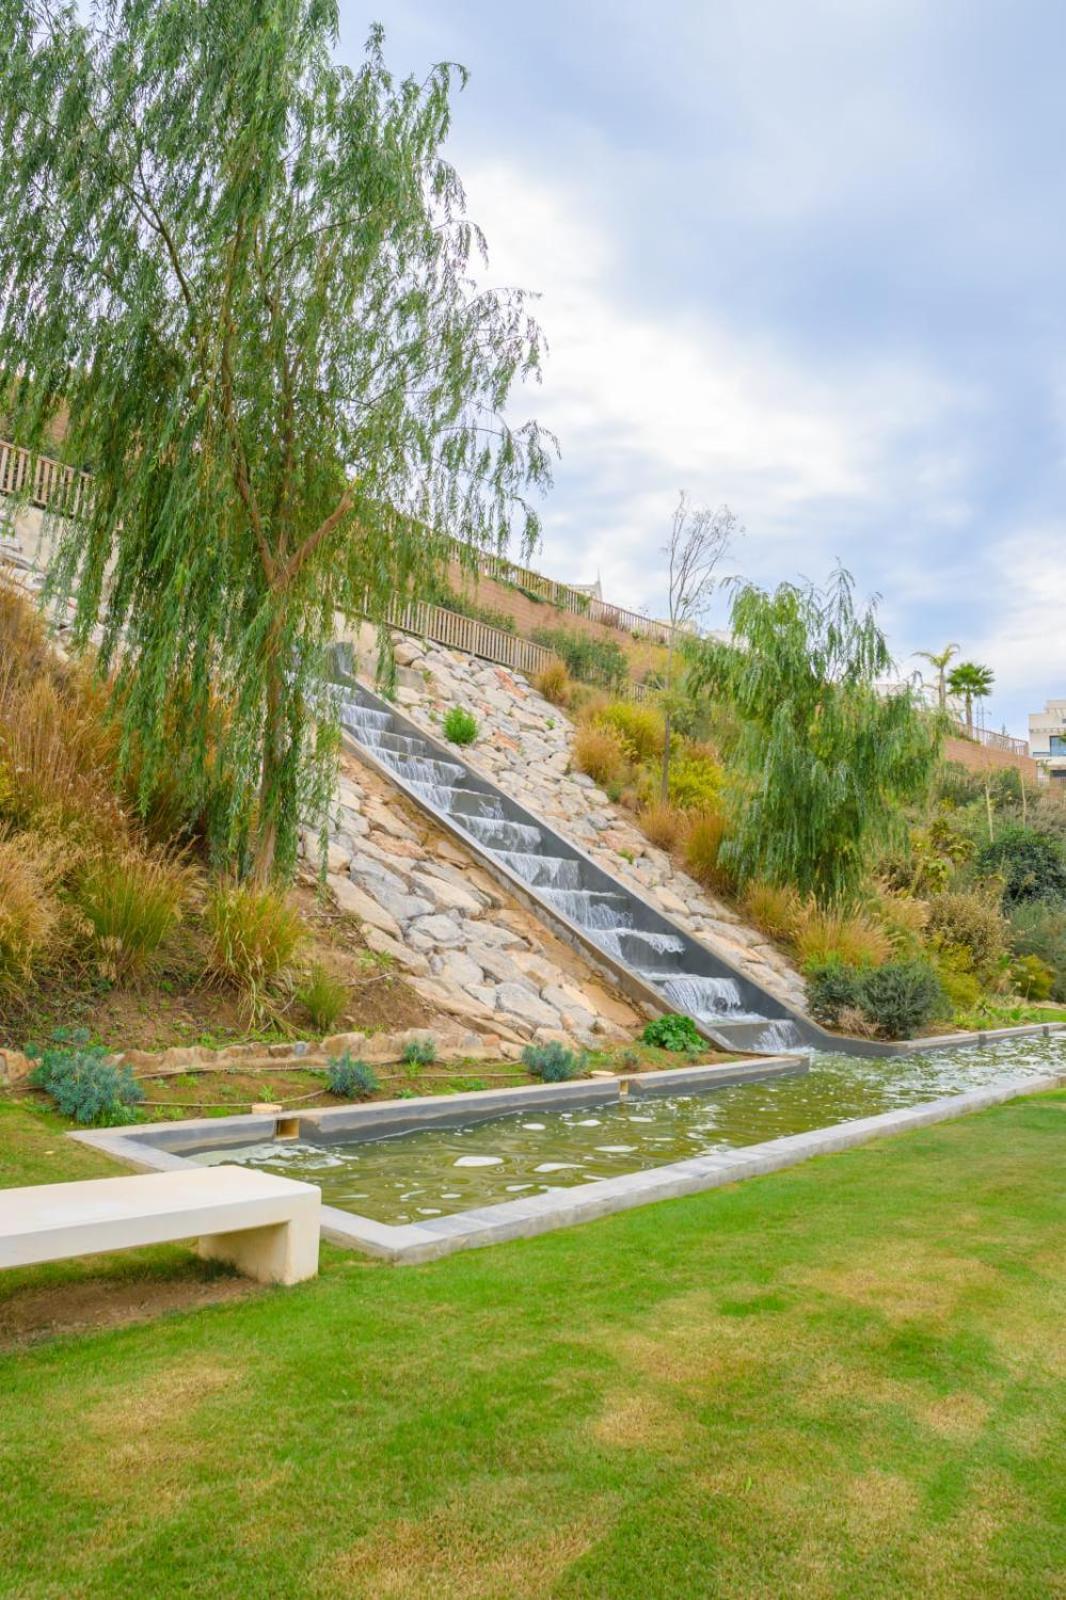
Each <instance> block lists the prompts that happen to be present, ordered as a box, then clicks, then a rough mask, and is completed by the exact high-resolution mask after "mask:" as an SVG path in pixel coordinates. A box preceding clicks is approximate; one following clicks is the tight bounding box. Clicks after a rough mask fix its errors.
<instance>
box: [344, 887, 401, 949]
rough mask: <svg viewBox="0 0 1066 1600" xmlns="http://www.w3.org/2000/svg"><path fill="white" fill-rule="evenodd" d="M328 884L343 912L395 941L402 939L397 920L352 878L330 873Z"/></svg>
mask: <svg viewBox="0 0 1066 1600" xmlns="http://www.w3.org/2000/svg"><path fill="white" fill-rule="evenodd" d="M326 883H327V885H328V886H329V888H330V889H332V891H333V894H334V897H335V899H336V901H337V904H338V906H340V908H341V910H342V911H347V912H348V914H349V916H353V917H358V918H359V921H360V922H365V923H369V925H370V926H371V927H372V928H380V930H381V932H382V933H388V934H391V935H392V937H393V938H394V939H398V938H399V937H400V924H399V923H398V922H397V921H396V918H395V917H394V916H392V915H390V913H389V912H388V911H386V910H385V908H384V907H383V906H381V905H379V904H378V902H377V901H376V900H373V899H371V897H370V895H368V894H367V893H366V892H365V891H364V890H362V889H360V888H357V886H356V885H355V884H354V883H353V882H352V880H351V879H350V878H345V877H342V876H341V875H340V874H339V873H330V874H328V875H327V878H326Z"/></svg>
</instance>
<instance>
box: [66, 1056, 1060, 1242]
mask: <svg viewBox="0 0 1066 1600" xmlns="http://www.w3.org/2000/svg"><path fill="white" fill-rule="evenodd" d="M731 1066H732V1067H733V1070H734V1071H737V1068H736V1064H731ZM744 1066H745V1067H746V1068H747V1069H748V1071H747V1072H745V1073H744V1074H743V1078H745V1079H749V1080H750V1078H753V1077H755V1076H767V1077H772V1076H777V1075H778V1074H781V1075H784V1074H785V1073H789V1072H795V1071H802V1070H803V1064H802V1062H801V1061H800V1060H798V1059H797V1058H796V1057H794V1056H780V1057H772V1058H766V1059H764V1060H762V1061H760V1062H759V1063H758V1069H757V1070H753V1069H755V1063H744ZM729 1070H730V1069H729V1068H728V1067H725V1066H723V1067H703V1068H699V1067H689V1068H686V1067H681V1068H678V1069H676V1070H674V1071H671V1072H662V1073H656V1074H654V1078H653V1077H652V1075H650V1074H649V1075H648V1076H647V1079H646V1083H647V1087H646V1088H644V1089H643V1091H642V1090H641V1088H640V1087H638V1086H639V1085H640V1083H641V1079H640V1078H639V1077H637V1078H630V1079H627V1080H623V1079H620V1078H610V1079H599V1080H596V1079H593V1080H583V1081H581V1082H580V1083H573V1084H553V1085H548V1084H544V1085H533V1086H531V1087H522V1088H519V1089H512V1090H484V1091H476V1092H475V1093H474V1094H471V1095H461V1096H460V1095H457V1096H449V1097H447V1099H446V1100H445V1099H444V1097H440V1096H434V1097H428V1096H427V1097H426V1099H427V1100H433V1101H435V1102H436V1107H437V1108H438V1109H439V1110H440V1111H441V1112H444V1111H445V1108H450V1110H451V1114H452V1116H453V1117H454V1116H456V1115H461V1114H462V1112H463V1110H464V1107H463V1106H462V1105H459V1104H457V1102H460V1101H464V1100H465V1101H469V1100H471V1099H477V1100H478V1101H481V1102H484V1101H485V1100H486V1099H488V1098H489V1097H492V1098H493V1100H494V1107H493V1109H494V1111H495V1113H496V1114H501V1113H504V1112H505V1110H506V1109H507V1108H505V1107H504V1106H503V1104H502V1098H503V1097H507V1098H508V1099H510V1100H511V1101H512V1102H513V1101H514V1098H515V1097H519V1105H523V1106H525V1105H531V1104H539V1105H546V1104H548V1103H549V1102H551V1101H554V1103H556V1104H560V1103H566V1102H567V1101H571V1100H574V1101H576V1100H577V1099H578V1096H580V1100H581V1101H584V1102H585V1103H592V1102H593V1101H594V1100H599V1101H600V1102H601V1103H602V1102H603V1101H607V1100H613V1099H615V1098H616V1097H618V1096H620V1095H621V1094H622V1093H623V1092H628V1093H630V1094H632V1093H633V1092H634V1088H635V1087H637V1093H638V1094H639V1093H641V1092H644V1093H647V1092H649V1090H651V1092H655V1090H653V1089H651V1085H652V1083H653V1082H654V1083H656V1084H657V1085H658V1086H659V1089H660V1092H669V1091H670V1089H671V1088H673V1089H675V1090H680V1089H683V1088H695V1087H697V1086H699V1085H698V1081H697V1080H700V1079H702V1087H705V1088H711V1087H713V1086H714V1083H715V1082H717V1083H718V1084H719V1085H721V1086H722V1087H725V1083H724V1081H723V1080H724V1078H725V1076H726V1074H727V1072H729ZM712 1075H713V1077H712ZM737 1076H738V1077H739V1076H740V1074H739V1072H738V1073H737ZM667 1080H669V1081H667ZM734 1081H736V1079H734ZM623 1082H624V1083H625V1084H626V1090H623V1088H622V1084H623ZM1063 1085H1066V1071H1064V1072H1055V1073H1050V1074H1046V1075H1044V1076H1043V1077H1040V1078H1007V1079H1004V1080H1002V1081H1001V1082H1000V1083H998V1084H992V1085H986V1086H985V1087H984V1088H981V1089H971V1090H968V1091H967V1092H966V1093H963V1094H957V1095H945V1096H942V1097H941V1098H940V1099H938V1100H930V1101H926V1102H925V1103H923V1104H921V1105H917V1106H907V1107H904V1108H902V1109H900V1110H896V1111H887V1112H882V1113H880V1114H879V1115H877V1116H874V1117H861V1118H856V1119H855V1120H853V1121H851V1122H841V1123H836V1124H834V1125H831V1126H829V1127H825V1128H815V1129H812V1130H810V1131H809V1132H807V1133H799V1134H789V1135H786V1136H784V1137H782V1138H780V1139H772V1140H767V1141H765V1142H764V1143H762V1144H757V1145H748V1146H746V1147H745V1148H743V1149H741V1150H731V1151H724V1152H721V1153H718V1154H716V1155H708V1156H695V1157H692V1158H691V1159H689V1160H686V1161H678V1162H672V1163H670V1164H669V1165H666V1166H663V1167H653V1168H649V1169H646V1170H644V1171H641V1172H634V1173H627V1174H625V1175H623V1176H621V1177H617V1178H603V1179H600V1180H599V1181H598V1182H597V1183H593V1184H589V1185H587V1186H586V1187H583V1188H578V1189H558V1190H554V1191H552V1192H551V1193H549V1194H542V1195H533V1196H530V1197H529V1198H527V1199H522V1200H508V1201H504V1202H502V1203H500V1204H498V1205H494V1206H483V1207H479V1208H475V1209H472V1210H469V1211H462V1212H458V1213H456V1214H455V1215H453V1216H449V1217H438V1218H433V1219H430V1220H428V1221H426V1222H422V1223H417V1224H416V1223H407V1224H402V1225H395V1224H389V1223H382V1222H376V1221H374V1220H373V1219H372V1218H370V1217H363V1216H359V1215H357V1214H356V1213H353V1212H347V1211H341V1210H339V1209H338V1208H337V1207H335V1206H326V1205H324V1206H323V1207H322V1236H323V1237H324V1238H326V1239H328V1240H330V1242H331V1243H334V1244H338V1245H342V1246H345V1247H348V1248H353V1249H357V1250H360V1251H362V1252H363V1253H364V1254H368V1255H372V1256H376V1257H378V1258H379V1259H382V1260H385V1261H388V1262H390V1263H391V1264H393V1265H395V1266H408V1265H410V1266H414V1265H418V1264H419V1263H421V1262H425V1261H433V1260H436V1259H438V1258H440V1257H442V1256H446V1255H451V1254H452V1253H453V1252H455V1251H457V1250H470V1249H477V1248H480V1247H481V1246H484V1245H491V1244H501V1243H503V1242H505V1241H506V1240H509V1239H521V1238H532V1237H534V1236H535V1235H537V1234H540V1233H546V1232H549V1231H551V1230H553V1229H555V1228H564V1227H570V1226H572V1225H574V1224H576V1223H580V1222H589V1221H593V1220H594V1219H596V1218H598V1217H605V1216H610V1215H612V1214H613V1213H614V1212H616V1211H626V1210H629V1209H630V1208H632V1207H633V1206H638V1205H645V1204H647V1203H649V1202H651V1201H654V1200H665V1199H674V1198H677V1197H680V1196H683V1195H688V1194H697V1193H700V1192H701V1191H703V1190H706V1189H714V1188H718V1187H720V1186H722V1185H724V1184H727V1183H737V1182H740V1181H741V1180H742V1179H744V1178H751V1177H756V1176H760V1175H761V1174H764V1173H768V1172H777V1171H780V1170H781V1169H783V1168H785V1167H791V1166H795V1165H797V1164H799V1163H800V1162H802V1161H807V1160H809V1159H810V1158H811V1157H813V1156H819V1155H830V1154H833V1153H835V1152H837V1151H841V1150H848V1149H852V1148H854V1147H855V1146H858V1145H862V1144H866V1143H869V1142H870V1141H871V1140H874V1139H879V1138H885V1137H889V1136H891V1135H894V1134H897V1133H907V1132H909V1131H911V1130H912V1129H916V1128H922V1127H928V1126H930V1125H932V1124H934V1123H937V1122H946V1121H951V1120H954V1119H955V1118H958V1117H962V1116H966V1115H968V1114H970V1113H971V1112H976V1111H983V1110H986V1109H988V1108H989V1107H991V1106H995V1105H1002V1104H1004V1103H1005V1102H1006V1101H1009V1100H1014V1099H1019V1098H1021V1097H1024V1096H1026V1095H1032V1094H1041V1093H1046V1092H1047V1091H1048V1090H1051V1089H1056V1088H1060V1087H1062V1086H1063ZM413 1105H414V1102H412V1101H394V1102H384V1103H382V1102H378V1103H377V1104H376V1105H374V1106H366V1107H350V1106H342V1107H337V1108H336V1109H335V1110H328V1111H324V1112H320V1113H315V1114H313V1115H315V1116H316V1117H317V1118H319V1119H320V1120H321V1121H322V1122H325V1121H326V1120H327V1119H329V1121H330V1122H336V1121H337V1120H339V1119H340V1118H342V1117H343V1118H346V1119H347V1126H348V1127H350V1126H351V1125H352V1113H357V1112H359V1111H363V1112H365V1113H374V1112H377V1113H379V1114H380V1113H382V1112H388V1111H390V1110H392V1108H394V1107H399V1106H402V1107H403V1108H404V1110H405V1111H409V1110H410V1108H411V1107H412V1106H413ZM512 1108H514V1109H517V1107H514V1106H512ZM275 1121H276V1119H275V1118H274V1117H272V1116H241V1117H226V1118H200V1119H197V1120H196V1121H195V1122H194V1123H191V1124H190V1123H155V1124H146V1125H141V1126H139V1127H137V1128H136V1130H135V1129H133V1128H112V1129H100V1130H93V1131H89V1132H79V1133H71V1134H68V1135H67V1137H68V1138H72V1139H77V1140H78V1141H79V1142H80V1143H83V1144H87V1145H91V1146H92V1147H93V1148H95V1149H97V1150H101V1151H103V1152H104V1153H105V1154H107V1155H110V1156H111V1157H113V1158H114V1159H115V1160H118V1161H120V1162H122V1163H123V1164H124V1165H127V1166H131V1167H134V1168H135V1169H137V1170H139V1171H172V1170H175V1169H180V1168H181V1167H182V1166H184V1164H185V1160H184V1157H183V1156H181V1155H179V1154H178V1153H177V1152H176V1150H174V1149H173V1148H172V1149H164V1148H160V1147H159V1146H158V1145H153V1144H152V1143H150V1142H149V1140H148V1139H147V1138H145V1137H144V1136H145V1135H153V1134H155V1135H163V1136H167V1135H170V1136H172V1137H173V1136H174V1135H176V1134H177V1135H179V1137H180V1135H181V1134H182V1133H183V1132H184V1133H185V1135H186V1137H185V1138H184V1141H183V1142H184V1143H185V1145H186V1147H187V1148H188V1147H191V1146H194V1145H195V1144H196V1143H197V1142H199V1143H200V1144H201V1145H202V1143H203V1140H204V1136H205V1135H209V1136H210V1137H211V1140H212V1143H214V1144H215V1145H216V1147H217V1145H218V1140H219V1135H220V1134H223V1135H224V1134H227V1133H229V1134H231V1135H232V1142H234V1143H246V1142H250V1141H252V1140H254V1139H256V1138H261V1137H263V1136H264V1135H266V1134H267V1133H269V1131H270V1130H271V1129H272V1128H273V1126H274V1123H275ZM371 1125H372V1124H371ZM138 1135H140V1137H138Z"/></svg>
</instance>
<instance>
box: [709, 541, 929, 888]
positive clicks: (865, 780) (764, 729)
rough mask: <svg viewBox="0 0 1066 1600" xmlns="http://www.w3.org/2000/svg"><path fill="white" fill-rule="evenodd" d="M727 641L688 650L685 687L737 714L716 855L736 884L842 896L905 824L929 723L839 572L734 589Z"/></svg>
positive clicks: (925, 771) (924, 765) (919, 791)
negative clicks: (890, 678) (896, 680)
mask: <svg viewBox="0 0 1066 1600" xmlns="http://www.w3.org/2000/svg"><path fill="white" fill-rule="evenodd" d="M731 624H732V632H733V643H732V644H729V645H724V644H720V643H718V642H716V641H714V640H706V641H704V642H702V643H701V644H700V645H698V646H696V647H695V650H694V655H693V663H692V667H691V675H690V679H689V682H690V686H691V687H692V689H693V690H694V691H695V692H696V693H701V692H702V693H710V694H712V695H714V696H715V697H716V698H717V699H720V700H722V701H724V702H725V703H727V704H728V705H729V706H730V709H731V710H732V711H733V712H734V713H735V715H736V718H737V719H738V733H737V737H736V746H735V749H734V751H733V763H734V768H735V771H736V774H737V778H738V782H737V785H736V789H735V793H734V797H733V798H734V810H735V814H734V816H733V818H732V819H731V821H732V826H731V829H730V834H729V837H728V838H727V839H726V841H725V843H724V844H723V845H722V849H721V856H720V859H721V861H722V864H723V865H724V866H726V867H727V868H729V869H730V870H731V871H732V872H733V873H734V874H735V875H736V877H737V878H738V880H739V881H740V882H742V883H743V882H748V881H750V880H752V879H755V878H758V879H762V880H764V881H766V882H770V883H778V884H792V885H794V886H795V887H796V888H797V889H799V890H800V891H801V892H803V893H805V894H811V895H813V896H814V897H815V898H816V899H817V900H818V901H819V902H821V903H822V904H834V903H841V902H845V901H847V900H848V899H849V898H851V897H852V896H853V895H854V893H855V891H856V890H857V889H858V887H859V886H860V884H861V882H862V880H863V877H864V875H865V874H866V873H867V871H868V870H869V867H870V863H871V860H872V858H873V856H874V855H875V854H876V853H879V852H880V851H881V850H882V849H883V848H884V847H885V846H886V845H889V844H892V843H893V842H894V841H896V840H898V839H899V838H900V837H901V836H902V834H903V831H904V829H905V819H904V814H903V807H904V806H905V805H906V804H907V803H908V802H910V801H913V800H916V799H919V798H921V797H922V796H923V795H924V794H925V792H926V790H927V788H928V785H929V782H930V780H931V778H932V774H933V771H934V769H935V766H936V762H937V759H938V755H939V742H940V730H939V724H938V721H937V719H935V718H933V717H931V716H930V715H929V714H928V713H927V712H926V711H925V710H924V708H923V707H922V705H921V703H920V700H919V699H918V697H917V696H916V695H915V693H914V691H913V690H912V688H911V687H910V686H909V685H906V684H904V685H898V686H893V687H891V688H890V689H887V690H886V689H883V688H879V683H881V681H882V680H883V679H884V678H885V676H886V674H887V673H889V672H890V670H891V669H892V665H893V663H892V658H891V656H890V654H889V650H888V645H887V643H886V641H885V636H884V634H883V633H882V632H881V629H880V627H879V626H878V623H877V616H876V611H875V608H874V607H873V606H870V607H868V608H867V609H866V610H864V611H861V612H860V611H858V610H857V609H856V606H855V599H854V591H853V585H852V580H851V577H850V576H849V574H848V573H847V572H845V571H843V570H842V569H840V570H837V571H836V572H835V573H834V574H833V576H832V578H831V580H830V582H829V584H828V586H827V588H826V589H825V590H820V589H817V588H815V587H813V586H809V587H806V588H799V587H796V586H795V585H793V584H782V585H781V586H780V587H779V588H777V589H776V590H774V592H773V593H772V594H767V593H766V592H765V591H764V590H762V589H760V588H758V587H756V586H755V585H752V584H745V585H744V586H743V587H740V588H738V589H737V590H736V592H735V594H734V597H733V605H732V617H731Z"/></svg>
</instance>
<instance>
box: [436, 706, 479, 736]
mask: <svg viewBox="0 0 1066 1600" xmlns="http://www.w3.org/2000/svg"><path fill="white" fill-rule="evenodd" d="M441 727H442V728H443V729H444V737H445V738H446V739H447V740H448V741H449V742H450V743H451V744H461V745H466V744H473V742H474V740H475V739H476V738H477V718H476V717H475V716H474V714H473V712H472V711H464V709H463V707H462V706H452V707H451V708H450V709H449V710H448V711H446V712H445V714H444V721H443V722H442V723H441Z"/></svg>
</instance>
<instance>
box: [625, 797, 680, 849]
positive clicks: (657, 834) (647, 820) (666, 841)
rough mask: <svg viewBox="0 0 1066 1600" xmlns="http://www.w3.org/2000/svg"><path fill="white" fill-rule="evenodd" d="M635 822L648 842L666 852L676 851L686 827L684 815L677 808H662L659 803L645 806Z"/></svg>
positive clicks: (671, 806) (668, 806) (670, 806)
mask: <svg viewBox="0 0 1066 1600" xmlns="http://www.w3.org/2000/svg"><path fill="white" fill-rule="evenodd" d="M637 820H638V822H639V823H640V830H641V832H642V833H643V835H644V837H645V838H646V839H647V840H648V842H649V843H650V844H653V845H655V846H656V848H657V849H659V850H666V851H671V850H676V849H677V846H678V844H679V843H680V841H681V839H682V837H683V835H684V832H685V828H686V825H687V819H686V817H685V815H684V813H683V812H682V811H679V810H678V808H677V806H673V805H665V806H664V805H663V804H662V802H661V801H659V802H657V803H656V804H655V805H650V806H645V808H644V810H643V811H642V812H641V813H640V815H639V816H638V818H637Z"/></svg>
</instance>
